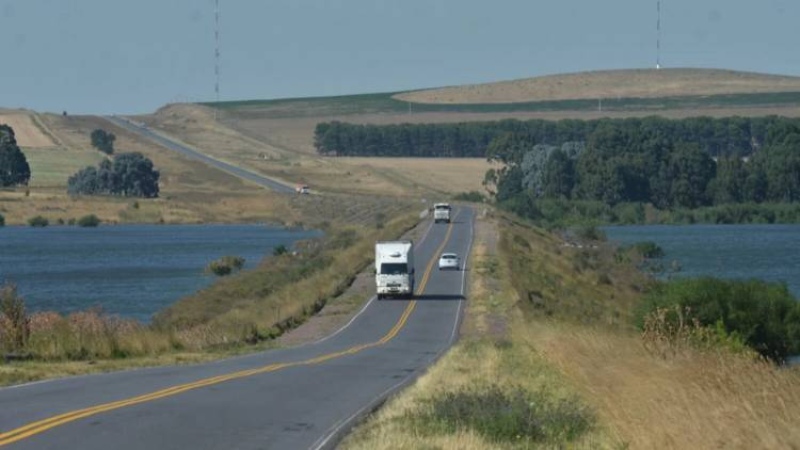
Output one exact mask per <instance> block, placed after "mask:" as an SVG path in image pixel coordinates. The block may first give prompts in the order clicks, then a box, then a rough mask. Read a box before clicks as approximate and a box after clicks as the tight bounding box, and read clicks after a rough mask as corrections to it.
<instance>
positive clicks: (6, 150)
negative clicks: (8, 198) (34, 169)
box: [0, 125, 31, 187]
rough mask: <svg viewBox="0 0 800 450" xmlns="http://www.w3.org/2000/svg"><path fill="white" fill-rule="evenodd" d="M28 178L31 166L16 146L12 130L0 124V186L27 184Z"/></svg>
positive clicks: (29, 177)
mask: <svg viewBox="0 0 800 450" xmlns="http://www.w3.org/2000/svg"><path fill="white" fill-rule="evenodd" d="M30 179H31V168H30V166H29V165H28V160H27V159H26V158H25V154H24V153H22V150H20V148H19V146H17V139H16V136H15V135H14V130H13V129H12V128H11V127H10V126H8V125H0V187H10V186H19V185H27V184H28V181H30Z"/></svg>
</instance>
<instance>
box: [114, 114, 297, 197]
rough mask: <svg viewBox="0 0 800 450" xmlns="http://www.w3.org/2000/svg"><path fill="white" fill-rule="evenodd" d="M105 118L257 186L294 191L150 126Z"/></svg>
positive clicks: (278, 190)
mask: <svg viewBox="0 0 800 450" xmlns="http://www.w3.org/2000/svg"><path fill="white" fill-rule="evenodd" d="M105 119H106V120H108V121H109V122H111V123H113V124H114V125H116V126H118V127H120V128H123V129H125V130H128V131H130V132H132V133H136V134H139V135H141V136H144V137H145V138H147V139H150V140H151V141H153V142H155V143H157V144H159V145H161V146H163V147H166V148H168V149H170V150H173V151H176V152H178V153H181V154H182V155H184V156H188V157H189V158H193V159H197V160H200V161H202V162H204V163H206V164H208V165H210V166H212V167H216V168H218V169H220V170H223V171H225V172H228V173H230V174H232V175H235V176H237V177H240V178H243V179H245V180H248V181H251V182H253V183H256V184H258V185H259V186H262V187H265V188H267V189H272V190H273V191H276V192H281V193H287V194H293V193H294V192H295V191H294V188H293V187H291V186H288V185H286V184H283V183H280V182H278V181H275V180H273V179H270V178H267V177H264V176H263V175H259V174H256V173H253V172H250V171H247V170H245V169H242V168H241V167H237V166H234V165H231V164H228V163H226V162H224V161H220V160H218V159H214V158H211V157H209V156H208V155H205V154H203V153H200V152H198V151H196V150H193V149H191V148H189V147H187V146H186V145H184V144H182V143H180V142H178V141H175V140H173V139H170V138H168V137H166V136H164V135H162V134H159V133H155V132H154V131H152V130H151V129H150V128H147V127H146V126H143V125H141V124H138V123H136V122H133V121H131V120H128V119H125V118H122V117H118V116H109V117H105Z"/></svg>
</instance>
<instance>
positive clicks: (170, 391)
mask: <svg viewBox="0 0 800 450" xmlns="http://www.w3.org/2000/svg"><path fill="white" fill-rule="evenodd" d="M452 231H453V224H452V223H451V224H450V225H449V226H448V228H447V233H446V234H445V237H444V240H443V241H442V244H441V245H440V246H439V248H438V249H437V250H436V253H434V256H433V258H432V259H431V260H430V262H429V263H428V266H427V268H426V269H425V273H424V274H423V277H422V281H421V282H420V283H419V286H418V288H417V292H416V294H417V295H420V294H422V293H423V292H424V291H425V286H426V285H427V284H428V280H429V279H430V275H431V272H432V270H433V267H434V264H436V261H437V259H436V256H437V255H438V254H440V253H441V252H442V250H443V249H444V246H445V245H446V244H447V241H448V240H449V239H450V235H451V233H452ZM416 305H417V301H416V300H412V301H410V302H408V306H406V309H405V310H404V311H403V314H402V315H401V316H400V318H399V319H398V320H397V323H395V324H394V326H393V327H392V329H391V330H389V331H388V332H387V333H386V334H385V335H384V336H383V337H382V338H380V339H379V340H377V341H375V342H370V343H367V344H361V345H356V346H353V347H350V348H347V349H345V350H341V351H338V352H334V353H327V354H324V355H320V356H317V357H315V358H311V359H307V360H303V361H296V362H289V363H275V364H269V365H266V366H263V367H258V368H255V369H248V370H242V371H239V372H233V373H229V374H225V375H219V376H216V377H211V378H205V379H202V380H198V381H194V382H192V383H186V384H181V385H177V386H172V387H169V388H166V389H161V390H158V391H155V392H151V393H149V394H144V395H139V396H137V397H131V398H127V399H123V400H118V401H115V402H110V403H103V404H100V405H95V406H90V407H88V408H83V409H78V410H75V411H70V412H66V413H63V414H59V415H57V416H53V417H49V418H47V419H43V420H39V421H36V422H31V423H29V424H27V425H23V426H21V427H19V428H15V429H13V430H11V431H7V432H5V433H0V447H2V446H5V445H9V444H12V443H14V442H17V441H20V440H23V439H27V438H29V437H31V436H35V435H37V434H40V433H43V432H45V431H47V430H50V429H52V428H56V427H59V426H61V425H65V424H68V423H70V422H74V421H76V420H80V419H84V418H86V417H90V416H94V415H97V414H101V413H104V412H108V411H113V410H115V409H120V408H125V407H127V406H133V405H138V404H141V403H146V402H151V401H153V400H158V399H161V398H166V397H172V396H174V395H178V394H181V393H183V392H187V391H191V390H195V389H199V388H203V387H206V386H212V385H215V384H219V383H224V382H226V381H231V380H237V379H241V378H246V377H251V376H253V375H259V374H264V373H269V372H276V371H278V370H281V369H286V368H289V367H298V366H309V365H313V364H320V363H323V362H326V361H330V360H332V359H336V358H340V357H343V356H347V355H353V354H356V353H359V352H361V351H363V350H366V349H369V348H373V347H377V346H379V345H383V344H386V343H387V342H389V341H391V340H392V339H394V338H395V337H396V336H397V334H398V333H400V330H402V329H403V327H404V326H405V324H406V322H407V321H408V318H409V317H410V316H411V313H412V312H413V311H414V308H415V307H416Z"/></svg>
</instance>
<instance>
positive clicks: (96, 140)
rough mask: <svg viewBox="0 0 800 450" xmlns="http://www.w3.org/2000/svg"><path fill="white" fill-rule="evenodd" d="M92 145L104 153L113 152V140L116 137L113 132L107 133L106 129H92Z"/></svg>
mask: <svg viewBox="0 0 800 450" xmlns="http://www.w3.org/2000/svg"><path fill="white" fill-rule="evenodd" d="M91 138H92V147H94V148H96V149H98V150H100V151H101V152H103V153H105V154H106V155H113V154H114V141H115V140H116V139H117V137H116V136H114V133H109V132H107V131H106V130H103V129H101V128H98V129H96V130H94V131H92V134H91Z"/></svg>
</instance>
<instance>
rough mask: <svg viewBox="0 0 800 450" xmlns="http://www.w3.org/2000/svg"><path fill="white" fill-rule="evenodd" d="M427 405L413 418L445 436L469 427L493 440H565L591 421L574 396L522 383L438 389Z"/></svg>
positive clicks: (586, 427) (584, 430)
mask: <svg viewBox="0 0 800 450" xmlns="http://www.w3.org/2000/svg"><path fill="white" fill-rule="evenodd" d="M426 409H427V410H426V411H425V412H424V413H422V414H414V415H412V416H411V419H412V420H414V422H415V423H416V424H417V426H418V427H419V428H420V429H422V430H426V431H429V432H433V433H447V434H449V433H453V432H456V431H459V430H460V429H464V428H469V429H472V430H475V431H476V432H478V433H480V434H481V435H483V436H485V437H487V438H488V439H491V440H493V441H512V442H519V441H520V440H523V439H524V440H527V441H533V442H553V443H563V442H564V441H571V440H573V439H575V438H577V437H579V436H580V435H582V434H583V433H585V432H586V431H588V430H589V429H590V428H591V426H592V424H593V417H592V415H591V414H590V412H589V411H588V410H587V409H586V408H585V407H583V406H582V405H581V404H580V403H579V402H578V401H577V400H576V399H554V398H553V397H552V395H551V394H548V393H546V392H544V391H539V392H536V393H530V392H528V391H526V390H524V389H522V388H521V387H515V388H512V389H510V390H508V391H506V390H504V389H502V388H501V387H500V386H497V385H492V386H488V387H486V388H483V389H478V388H473V389H469V390H464V391H458V392H444V393H439V394H438V395H435V396H434V397H433V398H432V399H431V400H429V405H428V408H426Z"/></svg>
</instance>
